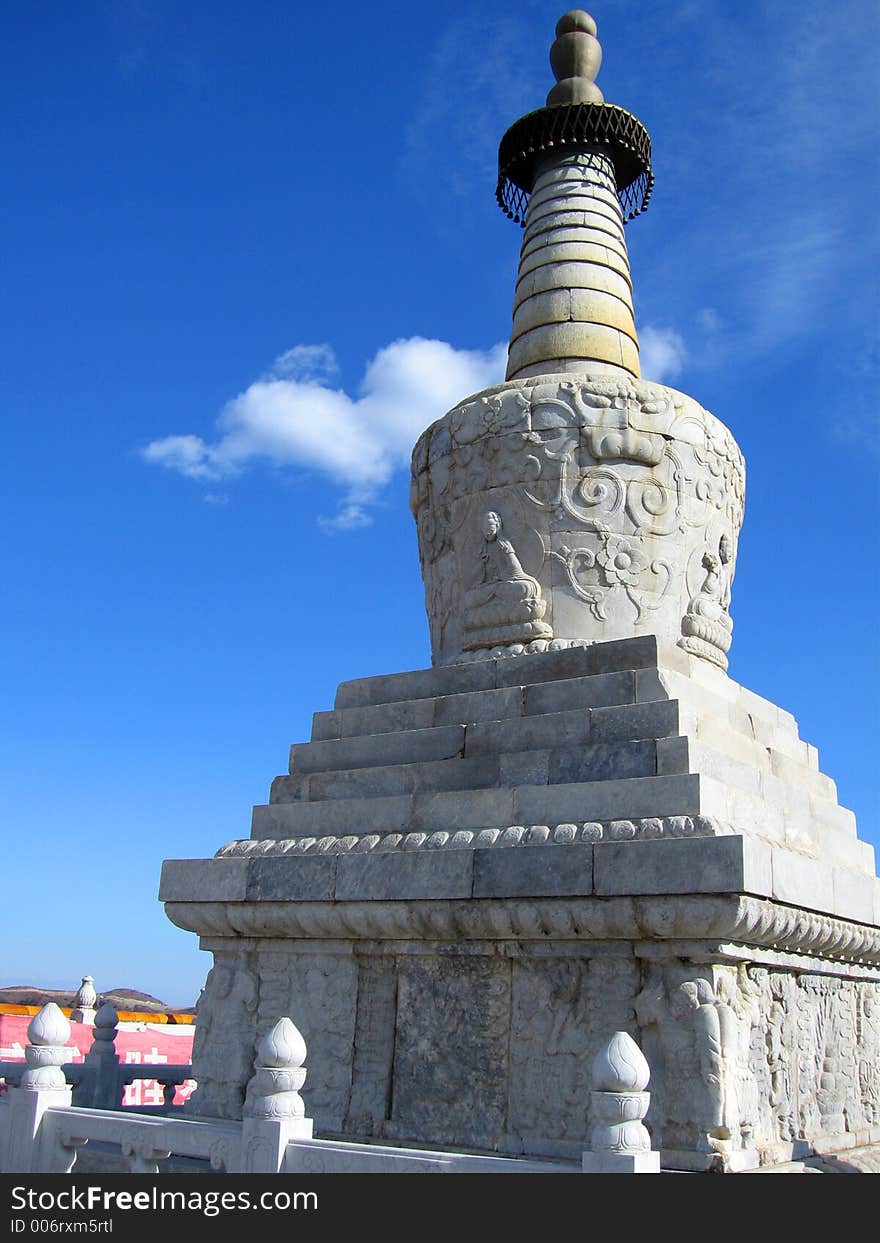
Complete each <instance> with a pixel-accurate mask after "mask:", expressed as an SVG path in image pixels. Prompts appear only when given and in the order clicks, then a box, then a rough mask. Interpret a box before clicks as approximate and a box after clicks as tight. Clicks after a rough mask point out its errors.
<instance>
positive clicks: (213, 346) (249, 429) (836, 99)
mask: <svg viewBox="0 0 880 1243" xmlns="http://www.w3.org/2000/svg"><path fill="white" fill-rule="evenodd" d="M562 7H563V6H562V5H558V6H553V5H548V4H547V3H545V2H544V0H542V2H541V3H532V2H531V0H519V3H518V4H517V5H516V6H511V5H510V4H506V3H500V2H498V0H481V2H480V3H479V4H477V3H476V2H474V0H460V2H455V0H452V2H447V3H445V4H444V5H443V6H441V7H440V8H439V9H438V8H437V7H436V6H435V7H434V8H429V7H425V6H423V7H421V8H420V7H419V6H412V5H410V4H406V5H404V4H398V3H390V2H386V0H376V2H374V3H373V4H370V5H353V4H352V5H349V4H346V3H343V4H341V5H340V4H337V5H335V6H334V7H333V9H332V16H331V17H329V18H328V17H327V16H326V15H325V14H324V13H322V12H320V11H319V9H318V6H315V5H305V4H297V3H290V2H289V0H285V2H282V0H252V2H251V3H249V4H247V5H244V4H241V3H223V2H218V0H212V3H210V4H207V3H201V2H199V0H193V2H191V3H186V4H172V3H171V2H170V0H158V2H153V0H137V2H134V0H132V2H127V0H114V2H112V3H111V2H109V0H108V2H106V3H98V2H96V3H94V4H89V5H69V4H61V3H59V2H57V0H47V3H45V4H42V5H40V6H38V7H37V6H32V5H17V6H13V5H6V6H4V7H3V9H2V14H0V33H2V43H3V47H4V49H5V60H6V64H5V66H4V71H3V75H2V88H0V89H2V94H3V100H2V107H3V112H4V115H5V117H6V126H5V143H4V159H3V174H2V175H3V178H4V180H5V185H4V188H3V194H2V203H3V208H2V211H3V227H2V230H0V248H2V256H0V262H2V271H3V284H2V288H3V294H4V296H3V298H2V301H0V317H2V325H0V328H2V340H3V346H4V348H3V349H2V352H0V353H2V357H0V397H2V409H3V416H4V418H3V426H4V434H5V452H4V454H3V457H2V470H3V475H4V479H3V486H2V496H3V507H4V511H5V512H4V514H3V520H2V525H0V530H2V537H3V545H4V546H3V564H4V565H5V567H6V585H7V590H6V592H5V607H4V608H3V610H2V614H0V643H2V648H0V650H2V652H3V654H4V657H5V660H4V661H3V665H4V670H3V683H4V694H3V697H2V715H3V730H2V736H3V745H2V748H0V814H2V823H3V830H4V842H5V849H4V862H5V872H6V878H7V884H6V885H5V886H4V890H5V893H4V903H3V909H2V912H0V944H2V946H3V954H2V958H0V984H12V983H30V982H35V983H40V984H44V985H47V986H53V987H63V986H71V985H75V984H76V983H77V982H78V980H79V977H80V975H82V974H83V973H85V972H89V973H90V974H92V975H93V976H94V977H95V981H96V986H97V987H98V989H99V990H100V989H109V988H111V987H114V986H117V985H128V986H132V987H138V988H142V989H145V990H147V991H149V992H153V993H155V994H157V995H158V996H160V997H162V998H163V999H165V1000H166V1001H168V1002H170V1003H171V1004H178V1005H182V1004H190V1003H192V1001H194V999H195V997H196V995H197V993H198V989H199V987H200V985H201V983H202V982H203V979H204V976H205V974H206V972H207V969H208V966H209V965H210V964H209V959H208V956H207V955H206V954H203V953H199V952H198V950H197V949H196V946H195V938H193V937H192V936H190V935H189V934H186V933H183V932H181V931H179V930H177V929H175V928H174V927H172V926H171V925H170V924H169V923H168V921H167V920H166V918H165V915H164V912H163V910H162V908H161V906H160V905H159V903H158V902H157V901H156V896H155V895H156V888H157V884H158V877H159V870H160V866H161V862H162V860H163V859H164V858H169V857H203V856H208V855H211V854H213V853H214V851H215V850H216V849H217V848H218V847H219V846H220V845H222V844H223V843H224V842H226V841H229V840H230V839H232V838H235V837H243V836H247V833H248V828H249V816H250V807H251V805H252V804H253V803H258V802H263V801H265V799H266V797H267V796H268V789H269V784H270V781H271V779H272V777H273V776H274V775H275V774H276V773H279V772H282V771H284V770H285V768H286V760H287V749H288V746H289V744H290V743H291V742H293V741H301V740H303V739H305V738H306V737H307V736H308V733H309V729H310V719H311V713H312V711H313V710H315V709H320V708H326V707H329V706H330V705H331V703H332V699H333V694H334V691H335V687H336V684H337V683H338V682H339V681H340V680H342V679H345V678H350V677H355V676H359V675H362V674H369V673H379V672H388V671H392V670H400V669H407V668H417V667H422V666H424V665H426V664H428V663H429V660H430V657H429V648H428V633H427V625H426V621H425V615H424V608H423V602H422V585H421V579H420V575H419V568H418V555H417V548H416V539H415V530H414V525H413V523H412V519H411V517H410V515H409V511H408V507H407V470H408V465H407V464H408V458H409V451H410V448H411V445H412V443H413V441H414V440H415V438H416V435H417V434H418V432H419V431H420V430H421V429H422V428H423V427H424V426H426V425H427V423H428V422H430V421H431V420H432V419H433V418H435V417H437V416H438V415H439V414H441V413H442V412H443V411H444V410H445V409H446V408H447V407H448V406H450V405H452V404H454V402H455V401H456V400H457V399H458V398H460V397H462V396H465V395H466V394H467V393H469V392H471V391H473V390H474V389H476V388H479V387H482V386H483V385H485V384H489V383H492V382H494V381H495V380H496V379H499V378H502V373H503V356H504V351H503V348H501V349H500V348H498V347H499V345H501V346H503V344H504V343H505V342H506V339H507V335H508V331H509V326H510V313H511V301H512V294H513V278H514V274H515V270H516V260H517V251H518V246H519V230H518V229H517V227H516V226H514V225H513V224H512V223H511V222H509V221H507V220H506V219H505V218H504V217H503V216H502V215H501V213H500V212H499V211H498V209H497V207H496V205H495V202H494V193H493V192H494V182H495V159H496V151H497V143H498V140H499V139H500V137H501V134H502V133H503V131H504V129H505V128H506V127H507V125H508V124H510V123H511V122H512V121H514V120H515V119H516V118H517V117H518V116H519V115H520V114H521V113H523V112H525V111H528V110H529V109H531V108H533V107H537V106H540V104H541V103H543V99H544V96H545V94H546V92H547V90H548V89H549V86H550V85H551V84H552V77H551V75H550V71H549V66H548V63H547V52H548V49H549V44H550V42H551V40H552V34H553V26H554V23H555V21H556V18H557V17H558V16H559V13H560V12H561V11H562ZM593 12H594V16H595V17H596V19H597V21H598V24H599V37H600V39H601V41H602V44H603V48H604V55H605V59H604V63H603V67H602V71H601V73H600V76H599V82H600V85H601V86H602V88H603V90H604V92H605V96H606V98H607V99H609V100H611V101H613V102H615V103H618V104H621V105H622V106H624V107H626V108H628V109H630V110H631V111H633V112H635V113H636V114H637V115H638V116H639V117H640V119H641V120H642V121H643V122H644V123H645V125H646V126H647V127H648V129H649V130H650V132H651V135H652V139H653V143H654V163H655V171H656V175H657V186H656V190H655V194H654V197H653V200H652V203H651V207H650V210H649V211H648V213H647V214H646V215H645V216H643V217H640V218H638V219H637V220H636V221H634V222H633V223H632V224H630V225H629V226H628V240H629V247H630V259H631V263H632V269H633V275H634V280H635V289H636V313H637V321H638V324H639V327H640V331H641V334H642V338H643V343H644V347H645V348H644V358H645V366H644V370H645V373H646V374H647V375H648V376H649V377H650V378H655V379H663V380H665V381H666V382H668V383H670V384H672V385H674V386H675V387H677V388H680V389H683V390H684V391H685V392H688V393H690V394H691V395H693V396H694V397H695V398H696V399H697V400H698V401H700V402H701V403H702V404H703V405H705V406H707V407H708V408H709V409H710V410H712V411H713V412H714V413H715V414H716V415H718V417H719V418H721V419H722V421H723V422H725V423H726V424H727V425H728V426H729V427H730V428H731V430H732V431H733V433H734V435H735V436H736V437H737V440H738V442H739V444H740V446H741V448H742V450H743V452H744V454H745V456H746V462H747V467H748V482H747V495H746V519H745V525H744V528H743V533H742V538H741V541H740V550H739V560H738V565H737V576H736V582H735V585H734V594H733V603H732V613H733V616H734V620H735V631H734V643H733V648H732V651H731V675H732V676H733V677H734V678H736V679H737V680H738V681H740V682H742V683H743V684H744V685H746V686H748V687H749V688H750V689H752V690H754V691H756V692H758V693H760V694H762V695H765V696H766V697H768V698H770V699H772V700H774V701H775V702H777V703H779V704H780V705H781V706H783V707H785V708H787V709H789V710H790V711H792V712H794V713H795V715H796V716H797V717H798V719H799V722H800V725H801V735H802V737H804V738H806V739H807V740H808V741H810V742H812V743H814V744H815V745H817V746H818V747H819V750H820V763H821V767H822V769H823V771H825V772H826V773H828V774H829V775H830V776H832V777H834V778H835V779H836V781H837V782H838V786H839V792H840V798H841V801H842V802H843V803H844V804H845V805H846V806H849V807H851V808H853V809H854V810H855V811H856V813H857V815H858V817H859V822H860V835H861V836H862V837H863V838H865V839H866V840H868V841H872V842H873V843H874V844H875V845H878V846H880V820H878V801H877V793H876V790H877V783H876V767H877V760H876V753H877V713H876V705H877V689H878V679H877V660H876V652H877V642H876V634H875V632H876V617H877V603H878V590H877V588H878V577H877V564H878V560H877V554H878V541H877V506H878V499H880V497H878V486H877V485H878V451H877V445H878V426H877V414H876V409H877V403H876V391H877V381H878V374H877V370H878V369H877V327H878V316H877V309H876V303H877V277H878V229H877V225H876V214H875V209H876V201H877V191H878V189H880V186H878V181H880V176H878V161H877V156H876V130H877V123H878V119H880V115H878V114H880V106H878V87H877V78H876V47H877V44H878V36H880V29H878V26H880V17H878V12H877V9H876V6H875V5H874V4H873V3H872V2H871V0H841V2H840V3H838V4H837V5H835V6H833V7H829V6H828V5H827V4H821V5H820V4H819V3H816V2H814V0H805V2H803V3H799V4H793V3H791V2H790V0H765V2H763V3H754V2H749V0H744V2H742V3H738V4H736V5H730V4H728V3H725V2H722V0H680V2H677V3H676V2H675V0H673V2H672V3H670V4H666V5H663V6H652V5H646V4H644V3H643V2H642V0H639V2H636V0H615V2H614V3H613V4H607V5H604V6H599V7H595V8H594V9H593Z"/></svg>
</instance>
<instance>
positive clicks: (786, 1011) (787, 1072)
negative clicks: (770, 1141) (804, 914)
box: [767, 975, 797, 1140]
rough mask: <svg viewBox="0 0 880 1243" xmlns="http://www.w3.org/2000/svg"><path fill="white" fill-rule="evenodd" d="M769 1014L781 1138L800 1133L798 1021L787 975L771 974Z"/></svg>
mask: <svg viewBox="0 0 880 1243" xmlns="http://www.w3.org/2000/svg"><path fill="white" fill-rule="evenodd" d="M770 997H771V1002H770V1014H769V1018H768V1021H767V1062H768V1066H769V1070H770V1108H771V1110H772V1111H773V1117H774V1120H775V1123H776V1130H777V1135H778V1137H779V1139H781V1140H790V1139H794V1138H795V1136H796V1135H797V1120H796V1118H795V1108H794V1098H793V1085H792V1059H793V1056H794V1049H795V1048H796V1045H797V1034H796V1023H795V1020H794V1017H793V1015H792V1013H791V998H790V991H789V987H788V981H787V980H786V977H785V976H782V975H771V976H770Z"/></svg>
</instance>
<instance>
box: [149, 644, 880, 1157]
mask: <svg viewBox="0 0 880 1243" xmlns="http://www.w3.org/2000/svg"><path fill="white" fill-rule="evenodd" d="M160 897H161V898H162V899H163V900H164V901H165V903H166V909H167V912H168V914H169V917H170V918H171V919H172V920H173V921H174V922H175V923H176V924H178V925H179V926H181V927H183V928H186V929H189V930H191V931H194V932H197V933H199V934H200V936H201V938H202V945H203V947H204V948H206V949H210V950H212V951H213V952H214V955H215V967H214V968H213V970H212V972H211V975H210V976H209V979H208V982H207V985H206V988H205V992H204V994H203V998H202V1001H201V1002H200V1009H199V1023H198V1027H197V1034H196V1046H195V1049H194V1064H195V1074H196V1077H197V1078H198V1080H199V1085H200V1086H199V1091H198V1093H197V1094H196V1096H195V1097H194V1098H193V1106H192V1108H193V1110H194V1111H197V1112H198V1113H200V1114H204V1115H208V1116H219V1117H237V1116H239V1115H240V1110H241V1103H242V1095H243V1091H244V1086H245V1083H246V1081H247V1079H248V1077H249V1075H250V1053H251V1050H252V1049H253V1045H254V1040H255V1039H256V1037H257V1036H258V1035H259V1034H262V1032H263V1031H264V1030H265V1029H266V1028H268V1027H269V1026H271V1024H272V1023H273V1022H274V1021H275V1018H277V1016H278V1015H279V1014H291V1015H293V1016H294V1017H295V1021H296V1023H297V1025H298V1026H299V1027H300V1029H301V1030H302V1032H303V1035H304V1036H305V1039H306V1042H307V1044H308V1047H309V1053H310V1057H309V1079H308V1082H307V1084H306V1087H305V1089H304V1093H303V1094H304V1096H305V1098H306V1101H307V1105H308V1112H309V1114H310V1115H311V1116H312V1117H314V1118H315V1121H316V1126H317V1128H318V1129H319V1131H320V1133H322V1134H341V1135H345V1136H348V1137H360V1138H370V1137H376V1138H382V1139H390V1140H393V1141H401V1142H407V1143H413V1142H414V1143H419V1144H423V1145H441V1146H442V1145H446V1146H465V1147H469V1148H485V1149H488V1150H492V1151H501V1152H511V1153H527V1154H533V1155H555V1156H560V1157H571V1158H574V1159H577V1158H578V1157H579V1154H580V1153H581V1152H582V1151H583V1149H584V1148H585V1146H586V1142H587V1137H588V1135H589V1130H590V1119H589V1113H588V1111H589V1084H590V1066H591V1061H592V1058H593V1057H594V1055H595V1052H596V1049H597V1048H598V1045H599V1043H600V1042H601V1041H602V1040H603V1039H607V1038H608V1036H609V1035H610V1034H611V1033H612V1032H613V1031H616V1030H627V1031H629V1032H630V1034H632V1035H633V1036H634V1037H635V1039H636V1040H637V1041H638V1043H639V1044H640V1045H641V1047H642V1049H643V1050H644V1052H645V1054H646V1056H647V1058H648V1061H649V1064H650V1066H651V1070H652V1084H651V1090H652V1102H651V1109H650V1111H649V1114H648V1117H647V1123H648V1125H649V1128H650V1129H651V1131H652V1134H653V1136H654V1146H655V1147H660V1149H661V1152H662V1157H663V1163H664V1167H667V1168H682V1169H705V1168H725V1169H743V1168H750V1167H754V1166H756V1165H758V1164H759V1163H762V1164H772V1163H776V1162H780V1161H786V1160H792V1159H798V1158H799V1157H802V1156H804V1155H807V1154H809V1153H811V1152H828V1151H836V1150H838V1149H846V1148H850V1147H855V1146H858V1145H865V1144H870V1143H875V1142H877V1141H878V1140H880V931H878V927H877V925H878V923H880V882H878V881H877V879H876V877H875V875H874V865H873V851H872V848H871V847H870V846H868V845H866V844H865V843H863V842H861V841H859V839H858V837H857V835H856V827H855V821H854V817H853V816H852V813H851V812H849V811H847V810H846V809H844V808H842V807H840V806H839V805H838V803H837V801H836V795H835V789H834V785H833V782H832V781H831V780H830V779H829V778H828V777H826V776H824V775H823V774H822V773H821V772H820V771H819V768H818V756H817V752H816V750H815V748H813V747H811V746H809V745H808V744H807V743H805V742H803V741H801V740H800V738H799V737H798V732H797V726H796V723H795V721H794V718H793V717H791V716H790V715H789V714H788V713H786V712H784V711H782V710H781V709H779V708H777V707H775V706H774V705H773V704H771V703H769V702H767V701H766V700H763V699H761V698H759V697H758V696H756V695H753V694H752V693H750V692H749V691H746V690H745V689H743V688H742V687H740V686H738V685H737V684H736V683H734V682H733V681H732V680H731V679H729V678H728V677H727V676H726V674H724V673H723V672H722V671H721V670H720V669H718V668H717V667H715V666H712V665H710V664H708V663H707V662H705V661H703V660H700V659H699V658H697V657H694V656H691V655H689V654H688V653H686V652H684V651H681V650H680V649H677V648H675V649H672V650H666V649H664V650H662V652H661V651H659V650H658V643H657V640H656V638H655V637H654V636H644V637H638V638H631V639H624V640H617V641H611V642H606V643H596V644H592V645H590V646H581V647H569V648H566V649H563V650H556V651H553V650H550V651H545V652H541V653H538V654H535V655H518V656H508V657H503V658H498V659H487V660H475V661H473V662H470V663H464V664H456V665H450V666H447V667H437V668H434V669H428V670H420V671H414V672H410V673H402V674H394V675H389V676H387V677H377V678H365V679H358V680H357V681H354V682H347V683H343V684H342V685H341V686H340V688H339V691H338V694H337V697H336V703H335V707H334V709H333V710H332V711H329V712H318V713H316V714H315V718H314V726H313V732H312V740H311V741H310V742H308V743H304V744H300V745H296V746H294V747H293V748H292V750H291V771H290V774H289V775H284V776H281V777H278V778H276V780H275V782H274V783H273V786H272V793H271V798H270V802H269V803H268V804H266V805H265V806H260V807H257V808H255V809H254V817H253V826H252V835H251V838H250V839H246V840H242V841H236V842H232V843H229V844H228V845H226V846H224V847H223V848H222V849H221V850H220V851H219V852H218V856H217V857H215V858H214V859H211V860H174V861H169V862H167V863H166V864H165V866H164V870H163V879H162V888H161V893H160Z"/></svg>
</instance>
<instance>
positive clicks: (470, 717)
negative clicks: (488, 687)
mask: <svg viewBox="0 0 880 1243" xmlns="http://www.w3.org/2000/svg"><path fill="white" fill-rule="evenodd" d="M522 701H523V695H522V688H521V687H519V686H510V687H505V688H504V689H502V690H494V691H470V692H468V693H467V694H464V695H444V696H442V697H441V698H439V699H437V700H435V706H434V724H435V725H465V724H468V723H469V722H471V721H500V720H503V719H504V718H506V717H519V716H522V714H523V706H522Z"/></svg>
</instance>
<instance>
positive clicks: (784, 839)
mask: <svg viewBox="0 0 880 1243" xmlns="http://www.w3.org/2000/svg"><path fill="white" fill-rule="evenodd" d="M700 777H701V797H702V801H703V804H704V806H703V813H704V814H705V815H708V816H714V817H716V818H717V819H719V820H722V821H724V822H725V823H728V824H730V825H732V827H733V829H734V831H735V832H737V833H744V834H746V835H747V836H752V837H760V838H763V839H764V840H765V841H768V842H773V843H774V844H777V845H784V846H786V847H787V848H788V849H790V850H792V851H794V852H795V853H799V854H802V855H809V856H811V857H813V858H817V859H822V860H824V861H825V862H828V863H837V864H840V865H841V866H846V867H852V868H856V869H858V870H860V871H861V870H863V869H864V870H865V871H867V872H871V873H872V869H873V849H872V848H871V847H869V846H868V847H867V848H866V843H864V842H860V841H859V839H858V837H857V836H856V823H855V816H854V815H853V813H852V812H851V811H849V809H848V808H846V807H840V806H838V805H837V804H835V803H829V802H827V800H825V799H817V798H815V797H813V796H811V795H810V794H808V793H807V791H805V790H803V789H801V788H799V787H797V786H791V785H786V784H785V783H784V782H781V781H779V779H778V778H775V777H769V778H767V777H764V778H762V789H761V792H760V793H759V794H754V793H751V792H749V791H747V790H744V789H740V788H738V787H736V786H735V785H731V784H729V783H727V782H725V781H720V780H718V779H717V778H715V777H712V776H709V775H708V774H705V773H701V774H700ZM774 783H775V784H774Z"/></svg>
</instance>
